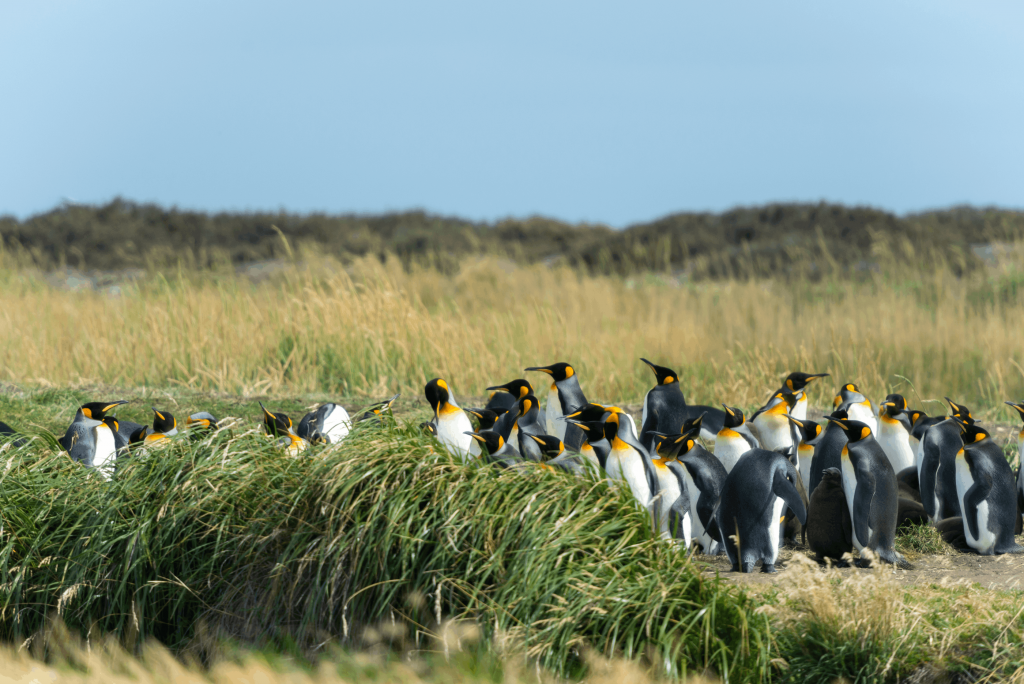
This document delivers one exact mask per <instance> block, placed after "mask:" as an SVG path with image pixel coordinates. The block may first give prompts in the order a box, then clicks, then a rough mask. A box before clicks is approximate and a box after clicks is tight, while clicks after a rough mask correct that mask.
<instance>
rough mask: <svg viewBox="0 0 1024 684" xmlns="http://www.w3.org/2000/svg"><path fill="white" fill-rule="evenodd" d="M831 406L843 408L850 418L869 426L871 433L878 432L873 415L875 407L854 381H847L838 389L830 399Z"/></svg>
mask: <svg viewBox="0 0 1024 684" xmlns="http://www.w3.org/2000/svg"><path fill="white" fill-rule="evenodd" d="M832 406H833V407H834V408H837V409H844V410H845V411H846V414H847V415H848V416H849V417H850V420H856V421H858V422H861V423H864V424H865V425H867V426H868V427H869V428H871V434H872V435H874V434H877V433H878V419H877V418H876V417H875V408H874V407H873V406H872V405H871V401H870V400H869V399H868V398H867V397H866V396H864V394H863V393H862V392H861V391H860V389H859V388H858V387H857V385H855V384H854V383H852V382H848V383H846V384H845V385H843V386H842V387H841V388H840V389H839V394H837V395H836V396H835V399H833V400H832Z"/></svg>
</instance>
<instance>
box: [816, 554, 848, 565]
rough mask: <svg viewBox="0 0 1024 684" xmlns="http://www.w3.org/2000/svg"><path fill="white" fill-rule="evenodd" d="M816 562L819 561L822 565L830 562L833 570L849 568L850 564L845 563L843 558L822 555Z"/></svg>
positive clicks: (819, 555)
mask: <svg viewBox="0 0 1024 684" xmlns="http://www.w3.org/2000/svg"><path fill="white" fill-rule="evenodd" d="M814 560H816V561H818V563H819V564H820V565H825V564H826V562H830V563H831V565H832V567H833V568H848V567H850V564H849V563H847V562H846V561H844V560H843V559H842V558H830V557H828V556H822V555H821V554H820V553H819V554H818V556H817V558H815V559H814Z"/></svg>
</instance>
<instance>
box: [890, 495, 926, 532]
mask: <svg viewBox="0 0 1024 684" xmlns="http://www.w3.org/2000/svg"><path fill="white" fill-rule="evenodd" d="M927 524H928V513H927V512H925V510H924V506H922V505H921V502H920V501H914V500H913V499H908V498H907V497H905V496H903V492H902V491H901V492H900V498H899V501H897V502H896V529H897V530H903V529H908V528H910V527H912V526H915V525H917V526H921V525H927Z"/></svg>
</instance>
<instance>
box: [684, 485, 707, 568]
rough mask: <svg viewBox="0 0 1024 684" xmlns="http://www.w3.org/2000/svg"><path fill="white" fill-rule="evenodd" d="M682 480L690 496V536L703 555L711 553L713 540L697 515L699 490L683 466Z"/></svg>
mask: <svg viewBox="0 0 1024 684" xmlns="http://www.w3.org/2000/svg"><path fill="white" fill-rule="evenodd" d="M683 480H684V481H685V482H686V491H687V493H689V495H690V513H691V514H692V515H691V516H690V536H691V537H693V539H695V540H697V543H698V544H700V545H701V547H702V548H703V549H704V553H705V554H710V553H711V544H713V543H714V541H715V540H714V539H712V538H711V535H710V534H708V533H707V530H705V529H704V523H702V522H701V521H700V516H699V515H697V500H698V499H699V498H700V489H698V488H697V483H696V482H694V481H693V478H692V477H690V471H689V470H687V469H686V466H683Z"/></svg>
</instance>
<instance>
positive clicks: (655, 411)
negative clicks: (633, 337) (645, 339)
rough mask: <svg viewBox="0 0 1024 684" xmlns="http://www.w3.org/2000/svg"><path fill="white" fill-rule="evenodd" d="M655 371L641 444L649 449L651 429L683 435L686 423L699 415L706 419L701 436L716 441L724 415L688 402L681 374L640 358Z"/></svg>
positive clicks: (646, 405)
mask: <svg viewBox="0 0 1024 684" xmlns="http://www.w3.org/2000/svg"><path fill="white" fill-rule="evenodd" d="M640 360H641V361H643V362H644V363H646V364H647V365H648V366H649V367H650V369H651V370H652V371H654V378H655V381H656V382H657V384H656V385H655V386H654V387H653V388H652V389H650V390H648V392H647V394H646V395H644V408H643V414H642V415H641V418H640V443H641V444H643V445H644V446H645V447H648V448H649V447H650V443H651V439H650V436H649V435H648V433H649V432H650V431H652V430H654V431H657V432H661V433H664V434H668V435H672V434H677V433H680V432H683V424H684V423H685V422H686V421H688V420H693V419H694V418H697V417H698V416H704V418H705V420H704V423H703V431H702V433H701V436H702V437H704V438H705V440H706V441H713V440H714V439H715V435H717V434H718V431H719V430H721V429H722V425H723V424H724V422H725V412H724V411H722V410H721V409H716V408H712V407H710V406H696V405H689V404H687V403H686V395H684V394H683V390H682V389H681V388H680V386H679V374H678V373H676V372H675V371H674V370H672V369H671V368H666V367H665V366H658V365H656V364H654V363H652V362H650V361H648V360H647V359H643V358H642V359H640Z"/></svg>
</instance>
